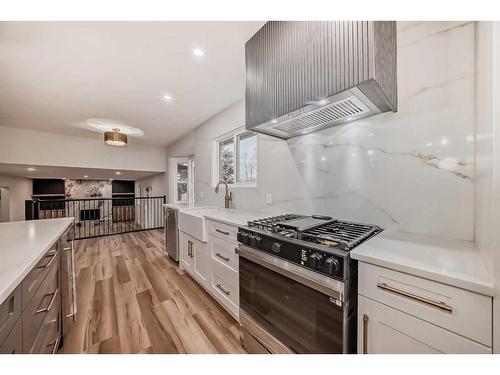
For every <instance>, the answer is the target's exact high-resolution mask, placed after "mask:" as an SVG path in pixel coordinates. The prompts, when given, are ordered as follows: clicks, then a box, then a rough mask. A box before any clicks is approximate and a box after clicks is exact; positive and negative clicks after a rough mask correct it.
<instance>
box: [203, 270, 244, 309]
mask: <svg viewBox="0 0 500 375" xmlns="http://www.w3.org/2000/svg"><path fill="white" fill-rule="evenodd" d="M210 291H211V292H212V294H213V295H214V296H215V298H217V300H218V301H219V302H220V303H221V304H222V305H223V306H224V307H225V308H226V309H227V310H228V311H230V312H231V313H232V314H233V315H234V316H236V317H238V316H239V301H240V297H239V280H238V273H237V272H235V271H233V270H231V269H229V268H227V267H226V266H224V265H213V266H212V270H211V277H210Z"/></svg>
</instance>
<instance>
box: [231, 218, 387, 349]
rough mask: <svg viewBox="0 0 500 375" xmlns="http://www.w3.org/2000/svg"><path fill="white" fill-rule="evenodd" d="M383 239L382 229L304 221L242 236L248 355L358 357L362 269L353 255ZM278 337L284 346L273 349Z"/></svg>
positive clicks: (265, 223) (266, 223)
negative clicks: (358, 248)
mask: <svg viewBox="0 0 500 375" xmlns="http://www.w3.org/2000/svg"><path fill="white" fill-rule="evenodd" d="M381 231H382V229H381V228H379V227H378V226H376V225H369V224H361V223H355V222H350V221H343V220H336V219H333V218H331V217H328V216H319V215H313V216H304V215H296V214H288V215H280V216H272V217H266V218H263V219H259V220H254V221H249V222H248V225H247V226H244V227H240V228H238V241H239V242H240V244H239V246H238V248H237V249H236V253H237V254H238V255H239V285H240V322H241V327H242V342H243V345H244V347H245V348H246V349H247V351H248V352H250V353H254V352H256V353H265V352H270V353H290V352H291V353H355V352H356V322H357V320H356V314H357V304H356V302H357V262H356V261H353V260H351V258H350V256H349V251H350V250H351V249H353V248H355V247H356V246H358V245H359V244H361V243H362V242H364V241H367V240H369V239H370V238H371V237H373V236H375V235H377V233H379V232H381ZM270 336H272V337H273V340H272V342H274V343H278V344H279V345H274V344H273V345H268V343H269V342H270V341H269V340H268V338H269V337H270ZM256 343H260V344H259V345H257V344H256Z"/></svg>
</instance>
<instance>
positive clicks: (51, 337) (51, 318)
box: [30, 293, 61, 354]
mask: <svg viewBox="0 0 500 375" xmlns="http://www.w3.org/2000/svg"><path fill="white" fill-rule="evenodd" d="M60 304H61V294H60V293H58V294H57V296H56V299H55V301H54V306H60ZM60 337H61V310H60V309H59V308H53V309H51V310H50V311H49V312H48V313H47V315H46V316H45V319H44V321H43V324H42V326H41V327H40V331H39V332H38V335H37V337H36V338H35V341H34V343H33V345H32V346H31V349H30V353H32V354H51V353H55V352H56V351H57V348H58V346H59V340H60Z"/></svg>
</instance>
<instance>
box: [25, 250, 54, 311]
mask: <svg viewBox="0 0 500 375" xmlns="http://www.w3.org/2000/svg"><path fill="white" fill-rule="evenodd" d="M56 244H57V242H56ZM56 244H55V245H54V246H53V249H52V250H49V251H48V252H47V253H46V254H45V256H44V257H43V258H42V259H41V260H40V261H39V262H38V264H37V265H36V266H35V267H34V268H33V269H32V270H31V271H30V273H28V275H27V276H26V277H25V278H24V280H23V282H22V283H21V285H22V290H23V291H22V293H23V309H25V308H26V305H28V303H29V302H30V300H31V298H32V297H33V295H34V294H35V293H36V291H37V290H38V287H39V286H40V284H41V283H42V281H43V280H44V279H45V276H47V274H48V273H49V270H50V268H51V267H52V265H53V264H54V263H55V262H56V261H57V259H56V258H57V245H56Z"/></svg>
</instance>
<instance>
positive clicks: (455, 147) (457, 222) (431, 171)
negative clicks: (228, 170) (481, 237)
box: [168, 22, 475, 240]
mask: <svg viewBox="0 0 500 375" xmlns="http://www.w3.org/2000/svg"><path fill="white" fill-rule="evenodd" d="M474 32H475V29H474V23H472V22H400V23H399V24H398V89H399V110H398V112H397V113H385V114H381V115H378V116H374V117H370V118H366V119H363V120H360V121H356V122H354V123H350V124H346V125H342V126H337V127H333V128H330V129H327V130H323V131H320V132H317V133H313V134H310V135H306V136H303V137H298V138H294V139H291V140H289V141H283V140H279V139H276V138H272V137H269V136H265V135H259V141H258V187H257V188H247V189H234V190H233V192H234V206H235V207H237V208H242V209H250V210H262V211H266V212H269V213H275V212H276V213H277V212H297V213H318V214H327V215H331V216H334V217H337V218H343V219H350V220H356V221H364V222H369V223H375V224H378V225H380V226H382V227H384V228H396V229H399V230H402V231H408V232H415V233H423V234H430V235H436V236H444V237H450V238H457V239H463V240H473V239H474V202H473V201H474V199H473V178H474V143H473V139H474V138H473V134H474ZM242 124H244V103H243V102H239V103H236V104H235V105H233V106H232V107H230V108H229V109H227V110H226V111H224V112H222V113H221V114H219V115H217V116H215V117H214V118H212V119H211V120H209V121H207V122H206V123H205V124H203V125H201V126H200V127H199V128H197V130H196V131H195V132H194V134H190V135H189V136H188V137H187V138H188V139H189V141H188V140H186V139H184V140H182V141H180V142H178V143H177V144H176V145H173V147H171V148H169V150H175V153H176V154H177V155H175V156H179V155H181V154H182V152H183V150H182V148H183V147H180V146H179V145H181V144H185V145H189V146H186V147H185V148H186V150H184V152H185V153H186V154H188V153H192V152H194V153H195V160H196V177H195V180H196V183H195V194H196V197H195V199H196V201H197V202H198V203H203V204H216V205H220V206H222V205H223V196H222V194H218V195H216V194H215V193H214V191H213V187H211V186H210V183H211V182H210V181H211V179H210V175H211V162H210V158H211V147H212V143H211V142H212V139H213V138H214V137H216V136H218V135H220V134H222V133H224V132H227V131H228V130H230V129H232V128H236V127H238V126H241V125H242ZM193 137H194V142H193ZM193 143H194V145H193ZM168 153H169V154H170V152H168ZM171 156H174V155H171ZM266 193H271V194H272V201H273V202H272V204H271V205H266V204H265V195H266ZM202 195H203V197H201V196H202Z"/></svg>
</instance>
